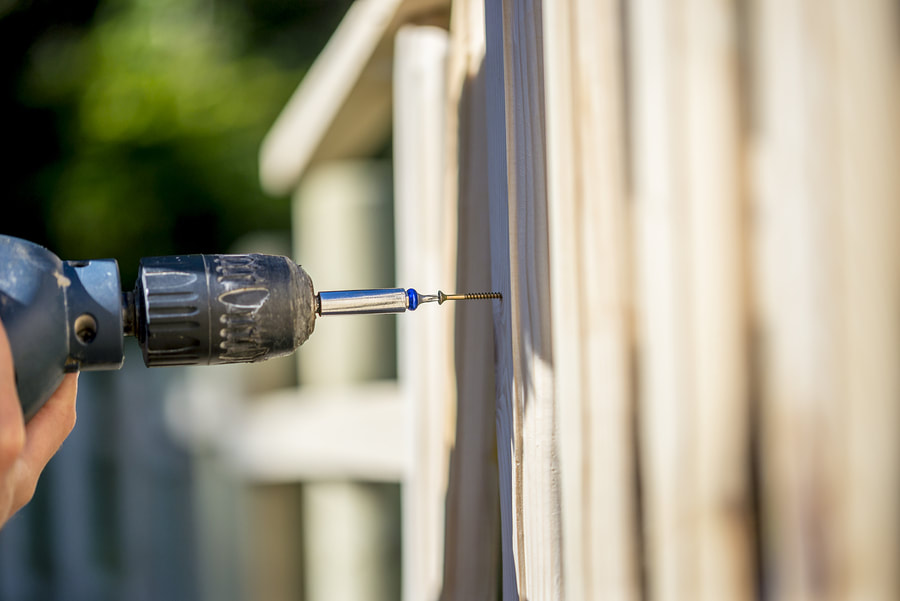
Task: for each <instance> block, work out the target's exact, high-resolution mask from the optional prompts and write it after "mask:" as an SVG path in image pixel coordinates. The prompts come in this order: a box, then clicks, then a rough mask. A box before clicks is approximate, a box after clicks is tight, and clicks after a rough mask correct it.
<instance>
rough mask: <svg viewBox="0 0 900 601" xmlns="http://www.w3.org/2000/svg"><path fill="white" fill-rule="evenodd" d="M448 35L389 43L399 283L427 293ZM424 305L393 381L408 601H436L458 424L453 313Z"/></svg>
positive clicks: (445, 244)
mask: <svg viewBox="0 0 900 601" xmlns="http://www.w3.org/2000/svg"><path fill="white" fill-rule="evenodd" d="M447 52H448V36H447V32H446V30H443V29H439V28H436V27H420V26H413V25H408V26H404V27H403V28H401V29H400V31H398V33H397V36H396V39H395V42H394V182H395V204H394V220H395V223H396V241H397V278H398V283H399V284H400V285H403V286H416V287H417V289H418V290H419V291H420V292H423V293H429V294H433V293H434V292H435V291H437V290H438V289H447V288H448V287H453V285H454V279H455V269H454V261H453V259H454V257H455V254H456V248H455V242H456V240H455V235H456V219H455V216H456V205H455V203H453V204H451V203H448V202H445V200H446V199H444V198H443V191H444V180H443V175H444V152H445V145H444V140H445V138H444V133H445V129H444V118H445V110H444V106H445V105H444V102H445V97H446V60H447ZM442 309H443V310H441V309H438V308H437V307H435V306H427V305H426V306H424V307H422V308H421V309H420V310H419V311H417V312H416V315H415V316H414V317H412V318H407V319H404V320H401V321H400V322H399V323H398V332H399V344H398V353H399V369H398V378H399V380H400V387H401V389H402V390H403V395H404V397H405V398H406V403H407V407H408V411H409V415H410V445H411V446H410V449H409V455H410V458H411V466H410V471H409V474H408V476H407V479H406V481H405V486H404V491H403V495H404V512H403V513H404V517H405V519H406V520H407V521H406V522H405V524H404V528H403V531H404V546H405V551H404V569H403V575H404V598H406V599H437V597H438V595H439V594H440V591H441V580H442V575H443V565H444V556H443V552H444V523H445V517H444V505H445V502H446V495H447V478H448V467H449V462H450V448H451V445H452V443H453V433H454V430H453V425H454V424H455V421H456V389H455V381H454V379H453V356H452V352H453V344H452V340H453V339H452V335H453V319H452V317H453V313H452V312H451V311H447V310H446V309H447V308H446V307H444V308H442Z"/></svg>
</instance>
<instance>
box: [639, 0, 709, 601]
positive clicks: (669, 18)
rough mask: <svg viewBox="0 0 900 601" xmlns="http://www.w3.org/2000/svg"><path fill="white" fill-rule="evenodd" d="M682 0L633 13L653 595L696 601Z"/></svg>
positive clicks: (645, 4)
mask: <svg viewBox="0 0 900 601" xmlns="http://www.w3.org/2000/svg"><path fill="white" fill-rule="evenodd" d="M683 8H684V2H683V0H678V1H675V2H668V1H666V0H637V1H635V2H634V3H633V4H631V5H630V10H629V17H628V22H629V32H628V37H629V57H630V61H631V62H630V64H631V66H632V73H631V77H630V82H631V99H632V107H631V115H632V129H633V135H632V140H633V159H632V173H633V194H634V202H635V208H634V210H635V253H636V254H635V260H636V270H635V271H636V280H637V286H636V295H637V299H636V300H637V316H638V319H637V323H636V325H637V331H638V345H639V350H640V362H641V366H640V380H639V386H640V391H641V395H640V409H639V413H640V419H641V426H640V436H641V445H642V449H641V454H642V464H643V465H642V476H643V485H642V489H643V492H644V516H645V531H646V533H647V557H646V565H647V570H648V587H649V590H648V596H649V597H650V598H652V599H656V600H658V601H666V600H667V599H693V598H696V597H697V594H698V576H699V568H698V565H697V558H698V553H697V549H698V545H699V541H698V540H697V519H698V517H699V516H698V515H697V513H696V508H697V506H698V499H697V497H696V488H695V486H694V483H695V482H696V480H697V470H696V467H697V466H696V460H695V457H696V446H695V445H696V440H697V438H696V436H697V431H696V424H697V415H696V407H695V404H694V403H693V399H694V397H693V390H692V386H691V384H692V382H691V374H692V369H693V367H692V362H691V359H692V350H691V339H690V337H689V334H690V331H691V324H690V319H691V310H690V305H689V303H688V300H689V299H688V274H689V271H688V260H689V257H688V251H689V247H688V240H687V238H686V233H687V232H686V225H687V223H686V219H687V216H686V209H687V199H686V190H685V156H684V148H685V132H684V123H683V115H684V110H685V109H684V89H683V88H684V52H685V42H684V39H683V31H682V30H681V27H680V24H681V22H680V19H681V18H682V17H683V14H682V11H683Z"/></svg>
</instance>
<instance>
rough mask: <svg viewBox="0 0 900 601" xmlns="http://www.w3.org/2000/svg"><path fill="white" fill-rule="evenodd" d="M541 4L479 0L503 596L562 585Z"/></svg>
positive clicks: (535, 593)
mask: <svg viewBox="0 0 900 601" xmlns="http://www.w3.org/2000/svg"><path fill="white" fill-rule="evenodd" d="M541 10H542V9H541V5H540V3H539V2H530V1H529V2H510V1H505V2H503V3H502V4H501V3H495V2H488V3H486V4H485V23H486V27H485V31H486V37H487V59H486V63H487V70H486V73H487V102H488V133H487V135H488V153H489V154H488V168H489V180H490V202H491V261H492V280H493V282H494V284H495V286H499V287H500V289H501V290H502V291H503V292H504V297H503V303H498V304H499V305H502V308H500V309H498V311H497V312H496V313H495V316H494V318H495V333H496V334H495V344H496V345H497V347H496V348H497V355H498V360H497V378H498V382H497V386H498V406H497V439H498V454H499V463H500V489H501V505H500V510H501V536H502V537H503V564H504V597H505V598H507V599H514V598H526V599H527V598H533V599H543V598H558V597H559V596H560V595H561V587H562V574H561V562H560V545H561V543H560V525H559V519H560V510H559V489H558V479H557V474H558V465H557V460H558V458H557V452H556V438H555V437H556V415H555V407H554V397H553V373H552V356H551V341H550V304H549V293H550V281H549V265H548V261H549V254H548V238H547V236H548V234H547V204H546V165H545V138H544V87H543V48H542V42H541V39H542V21H541ZM501 86H502V88H501ZM501 109H502V110H501ZM501 124H503V125H504V126H505V131H501V129H500V128H501ZM501 136H503V137H502V138H501ZM501 160H502V162H501ZM498 179H505V180H506V181H505V182H497V181H496V180H498ZM504 188H505V192H506V194H504ZM504 220H505V221H506V223H502V221H504ZM507 241H508V243H507ZM507 253H508V254H507ZM507 257H508V260H507ZM507 269H508V271H507ZM526 533H527V536H526ZM513 571H514V573H513ZM513 575H514V576H515V581H513V580H512V576H513ZM513 586H515V588H513Z"/></svg>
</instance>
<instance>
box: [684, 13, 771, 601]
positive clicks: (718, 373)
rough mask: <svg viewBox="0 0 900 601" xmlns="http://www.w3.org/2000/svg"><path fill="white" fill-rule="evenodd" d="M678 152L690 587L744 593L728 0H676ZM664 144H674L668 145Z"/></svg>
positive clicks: (735, 141)
mask: <svg viewBox="0 0 900 601" xmlns="http://www.w3.org/2000/svg"><path fill="white" fill-rule="evenodd" d="M680 21H681V23H682V27H683V31H682V34H681V36H682V39H683V40H684V61H685V65H684V71H683V75H684V94H685V97H684V111H685V112H684V115H683V118H684V136H683V140H684V144H685V147H684V152H685V159H686V160H685V162H684V163H683V168H684V170H685V173H684V178H685V180H684V181H685V188H684V190H685V199H686V203H685V205H684V210H685V211H686V219H685V221H684V222H683V223H682V227H683V228H684V230H685V233H686V236H687V238H688V249H687V256H688V261H689V265H688V269H687V272H688V273H687V274H686V275H687V278H688V282H687V294H688V302H689V303H690V312H691V313H690V318H689V324H690V333H689V339H690V341H691V343H692V344H691V346H690V352H691V368H692V369H693V373H691V374H690V376H691V379H692V383H691V386H692V397H693V398H692V399H691V402H692V403H693V405H694V410H693V415H694V419H695V420H696V421H695V423H694V424H693V429H694V432H695V436H696V442H695V445H696V447H695V450H694V453H695V455H694V456H693V457H689V456H684V457H683V460H686V461H695V462H696V468H695V469H696V470H697V471H696V477H697V480H696V481H694V482H687V483H685V485H687V486H694V487H696V493H695V496H694V499H695V502H696V503H697V505H696V506H695V507H692V508H691V511H692V512H695V513H696V515H697V521H696V532H695V533H694V534H693V535H694V536H695V537H696V548H697V553H698V556H697V567H698V573H697V578H698V581H697V586H698V588H697V591H696V594H691V595H689V597H690V598H695V599H707V600H709V601H717V600H719V599H732V600H734V601H739V600H741V599H747V600H749V599H753V598H755V593H754V589H755V583H754V580H755V575H756V573H755V569H754V561H755V543H754V521H753V519H754V516H753V504H752V497H751V490H750V486H751V479H750V473H749V466H750V459H749V450H750V443H749V441H750V424H749V416H750V414H749V405H748V403H749V395H748V378H747V373H746V369H747V350H746V349H747V318H746V300H745V288H746V278H745V275H744V272H745V260H744V255H745V236H744V227H743V225H744V224H743V184H742V174H743V161H744V156H743V152H742V141H743V140H742V135H741V134H742V131H741V123H740V118H741V105H742V103H743V102H744V100H743V98H742V97H741V94H742V92H743V91H744V90H745V87H744V86H743V82H742V81H741V78H740V71H739V66H740V63H739V56H738V53H739V50H740V48H739V40H738V33H739V27H738V10H737V2H720V1H718V0H686V1H685V3H684V10H683V12H682V14H681V15H680ZM673 152H678V150H677V149H674V148H673Z"/></svg>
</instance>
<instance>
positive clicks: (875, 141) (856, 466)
mask: <svg viewBox="0 0 900 601" xmlns="http://www.w3.org/2000/svg"><path fill="white" fill-rule="evenodd" d="M831 4H832V6H834V10H835V20H836V22H837V23H838V24H839V27H838V30H837V32H836V39H835V44H836V48H837V56H836V62H837V64H836V67H835V70H836V74H837V77H838V85H837V87H836V90H835V95H836V99H837V139H838V140H839V144H837V145H836V146H835V148H834V152H835V153H836V154H837V157H838V160H839V162H840V170H839V187H838V192H837V194H838V196H839V199H840V201H839V204H840V209H839V211H838V215H837V216H838V221H839V223H840V229H839V237H840V238H841V239H842V241H843V248H844V253H845V255H844V258H843V267H844V269H845V271H844V277H843V286H842V288H841V293H842V294H841V298H842V304H843V312H844V314H843V316H842V319H841V325H842V327H843V331H842V335H843V336H842V338H843V341H844V345H845V346H844V358H843V361H844V362H845V365H846V388H845V390H844V393H845V394H846V397H845V399H844V409H843V412H842V423H843V424H844V427H845V428H846V437H847V447H846V449H845V451H844V453H845V454H844V456H843V457H842V466H841V467H842V469H841V472H842V473H841V488H840V492H841V493H842V498H841V501H840V510H841V512H842V513H843V514H844V523H843V524H842V532H841V545H840V547H839V548H838V549H837V551H838V552H839V553H840V556H839V559H838V563H839V564H840V565H841V566H842V569H841V570H840V571H839V572H838V574H837V575H836V579H837V582H836V586H835V590H834V594H833V595H832V598H842V599H898V598H900V570H898V569H897V565H898V561H900V513H898V509H897V508H898V507H900V367H898V366H900V170H898V168H897V160H898V157H900V53H898V47H897V43H898V40H900V6H898V4H897V3H896V2H890V1H888V0H879V1H873V2H866V3H863V4H859V3H855V2H850V1H849V0H833V1H832V3H831Z"/></svg>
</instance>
